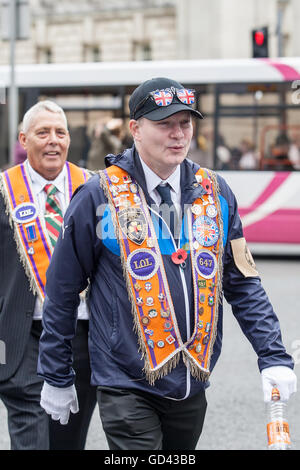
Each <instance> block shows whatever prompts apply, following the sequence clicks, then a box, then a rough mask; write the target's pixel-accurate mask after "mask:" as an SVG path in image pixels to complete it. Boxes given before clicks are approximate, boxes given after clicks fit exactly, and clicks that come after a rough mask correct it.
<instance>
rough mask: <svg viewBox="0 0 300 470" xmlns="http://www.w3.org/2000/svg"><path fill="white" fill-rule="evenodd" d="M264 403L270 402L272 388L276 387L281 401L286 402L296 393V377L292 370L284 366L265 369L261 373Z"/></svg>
mask: <svg viewBox="0 0 300 470" xmlns="http://www.w3.org/2000/svg"><path fill="white" fill-rule="evenodd" d="M261 378H262V388H263V393H264V401H265V402H266V403H268V402H270V401H271V397H272V388H273V387H276V388H278V390H279V393H280V399H281V400H282V401H288V399H289V398H290V396H291V395H292V394H293V393H295V392H296V391H297V376H296V374H295V373H294V371H293V370H292V369H290V368H289V367H286V366H273V367H267V368H266V369H263V370H262V371H261Z"/></svg>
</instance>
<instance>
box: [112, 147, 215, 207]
mask: <svg viewBox="0 0 300 470" xmlns="http://www.w3.org/2000/svg"><path fill="white" fill-rule="evenodd" d="M105 164H106V167H109V166H111V165H116V166H118V167H120V168H122V169H123V170H125V171H127V172H128V173H129V174H130V175H131V176H132V177H133V178H134V179H135V180H136V181H137V183H138V184H139V185H140V186H141V188H142V190H143V191H144V194H145V196H146V200H147V203H148V204H154V201H153V200H152V199H151V198H150V196H149V195H148V192H147V185H146V181H145V174H144V170H143V167H142V164H141V162H140V159H139V157H138V154H137V150H136V148H135V146H134V145H133V146H132V147H131V148H130V149H126V150H125V151H124V152H123V153H122V154H119V155H107V156H106V157H105ZM199 168H200V166H199V165H197V164H196V163H194V162H192V161H191V160H189V159H187V158H186V159H185V160H184V161H183V162H182V163H181V168H180V186H181V206H182V208H183V207H184V205H185V204H192V202H193V201H194V200H195V199H197V198H199V197H201V196H202V195H203V194H205V193H206V191H205V189H204V188H203V187H202V186H201V184H199V183H198V182H197V180H196V176H195V174H196V172H197V171H198V170H199Z"/></svg>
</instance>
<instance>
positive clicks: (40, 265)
mask: <svg viewBox="0 0 300 470" xmlns="http://www.w3.org/2000/svg"><path fill="white" fill-rule="evenodd" d="M66 170H67V176H66V201H67V203H69V202H70V200H71V197H72V194H73V192H74V191H75V189H76V188H78V186H80V185H81V184H83V183H85V181H87V179H88V178H89V173H88V172H87V171H86V170H84V169H82V168H79V167H77V166H76V165H73V164H72V163H69V162H66ZM0 191H1V193H2V195H3V197H4V201H5V204H6V211H7V213H8V215H9V221H10V225H11V226H12V227H13V229H14V238H15V241H16V244H17V249H18V252H19V255H20V259H21V262H22V264H23V266H24V269H25V272H26V274H27V276H28V279H29V282H30V288H31V289H32V291H33V292H34V294H36V295H38V297H39V298H40V300H41V301H43V299H44V297H45V283H46V271H47V269H48V266H49V263H50V260H51V256H52V251H53V247H52V245H51V242H50V240H49V235H48V231H47V229H46V225H45V221H44V217H43V215H41V214H40V213H39V206H38V204H37V201H36V198H35V195H34V193H33V190H32V184H31V180H30V177H29V174H28V172H27V168H26V164H25V163H22V164H20V165H17V166H15V167H12V168H10V169H8V170H7V171H5V172H3V173H2V174H1V175H0Z"/></svg>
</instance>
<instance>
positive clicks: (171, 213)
mask: <svg viewBox="0 0 300 470" xmlns="http://www.w3.org/2000/svg"><path fill="white" fill-rule="evenodd" d="M156 190H157V192H158V194H159V195H160V197H161V203H160V206H159V214H160V216H161V217H162V218H163V219H164V221H165V222H166V223H167V224H168V226H169V228H170V231H171V233H172V235H173V237H174V234H175V227H176V222H177V216H176V209H175V206H174V204H173V201H172V198H171V188H170V185H169V184H166V185H164V186H162V185H158V186H156Z"/></svg>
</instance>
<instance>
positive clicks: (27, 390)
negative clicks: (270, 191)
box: [0, 320, 97, 450]
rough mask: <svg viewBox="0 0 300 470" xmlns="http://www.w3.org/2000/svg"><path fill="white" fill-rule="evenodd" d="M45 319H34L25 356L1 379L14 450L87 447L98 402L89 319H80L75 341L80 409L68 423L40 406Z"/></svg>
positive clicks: (0, 385) (0, 389)
mask: <svg viewBox="0 0 300 470" xmlns="http://www.w3.org/2000/svg"><path fill="white" fill-rule="evenodd" d="M41 331H42V326H41V322H40V321H37V320H34V321H33V324H32V328H31V333H30V337H29V341H28V344H27V347H26V351H25V353H24V357H23V360H22V362H21V364H20V366H19V368H18V370H17V371H16V373H15V374H14V376H13V377H11V378H10V379H9V380H7V381H5V382H1V383H0V399H1V400H2V401H3V403H4V405H5V406H6V408H7V415H8V430H9V434H10V440H11V449H12V450H48V449H49V448H50V449H51V450H75V449H79V450H81V449H84V446H85V441H86V436H87V432H88V427H89V423H90V419H91V416H92V413H93V410H94V408H95V406H96V401H97V400H96V388H95V387H92V386H91V385H90V366H89V355H88V345H87V341H88V321H87V320H81V321H80V320H79V321H78V322H77V331H76V336H75V338H74V341H73V352H74V364H73V366H74V369H75V371H76V383H75V385H76V389H77V394H78V401H79V408H80V411H79V413H76V414H75V415H74V414H73V413H71V414H70V420H69V423H68V424H67V425H61V424H60V423H59V422H57V421H53V420H52V419H51V417H49V415H47V414H46V413H45V411H44V410H43V409H42V408H41V406H40V399H41V389H42V385H43V380H42V379H41V378H40V377H38V375H37V372H36V370H37V358H38V348H39V338H40V334H41Z"/></svg>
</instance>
